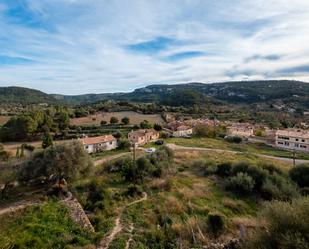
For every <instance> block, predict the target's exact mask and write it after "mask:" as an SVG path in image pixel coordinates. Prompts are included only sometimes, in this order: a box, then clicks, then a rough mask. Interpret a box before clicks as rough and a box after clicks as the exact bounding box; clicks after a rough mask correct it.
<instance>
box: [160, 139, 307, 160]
mask: <svg viewBox="0 0 309 249" xmlns="http://www.w3.org/2000/svg"><path fill="white" fill-rule="evenodd" d="M166 146H168V147H169V148H170V149H172V150H197V151H214V152H228V153H232V154H247V152H239V151H234V150H223V149H212V148H201V147H187V146H181V145H176V144H167V145H166ZM251 154H252V155H255V156H258V157H264V158H268V159H274V160H278V161H282V162H286V163H291V164H292V163H293V159H291V158H285V157H276V156H269V155H264V154H258V153H251ZM302 163H309V160H301V159H296V160H295V164H302Z"/></svg>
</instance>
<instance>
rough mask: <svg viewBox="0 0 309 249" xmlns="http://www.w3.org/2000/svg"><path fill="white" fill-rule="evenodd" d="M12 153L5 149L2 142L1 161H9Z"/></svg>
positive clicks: (0, 149) (0, 145)
mask: <svg viewBox="0 0 309 249" xmlns="http://www.w3.org/2000/svg"><path fill="white" fill-rule="evenodd" d="M9 157H10V153H9V152H7V151H5V150H4V147H3V145H2V144H0V161H7V160H9Z"/></svg>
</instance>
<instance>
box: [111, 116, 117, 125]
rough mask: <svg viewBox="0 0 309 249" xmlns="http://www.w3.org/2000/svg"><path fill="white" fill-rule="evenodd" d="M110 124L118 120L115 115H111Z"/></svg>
mask: <svg viewBox="0 0 309 249" xmlns="http://www.w3.org/2000/svg"><path fill="white" fill-rule="evenodd" d="M109 122H110V123H111V124H118V122H119V120H118V118H116V117H111V119H110V121H109Z"/></svg>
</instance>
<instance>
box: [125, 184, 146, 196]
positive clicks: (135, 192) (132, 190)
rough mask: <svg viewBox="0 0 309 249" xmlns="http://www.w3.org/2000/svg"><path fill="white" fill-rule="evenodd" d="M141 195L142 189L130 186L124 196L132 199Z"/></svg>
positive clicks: (137, 186)
mask: <svg viewBox="0 0 309 249" xmlns="http://www.w3.org/2000/svg"><path fill="white" fill-rule="evenodd" d="M142 193H143V191H142V188H141V187H140V186H139V185H134V184H130V185H129V186H128V189H127V191H126V193H125V194H126V195H128V196H132V197H133V196H136V195H141V194H142Z"/></svg>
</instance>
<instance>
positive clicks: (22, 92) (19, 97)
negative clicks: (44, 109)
mask: <svg viewBox="0 0 309 249" xmlns="http://www.w3.org/2000/svg"><path fill="white" fill-rule="evenodd" d="M56 102H57V100H56V99H55V98H53V97H52V96H50V95H48V94H46V93H43V92H41V91H39V90H35V89H29V88H24V87H16V86H11V87H0V103H1V104H22V105H28V104H39V103H49V104H51V103H56Z"/></svg>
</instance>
